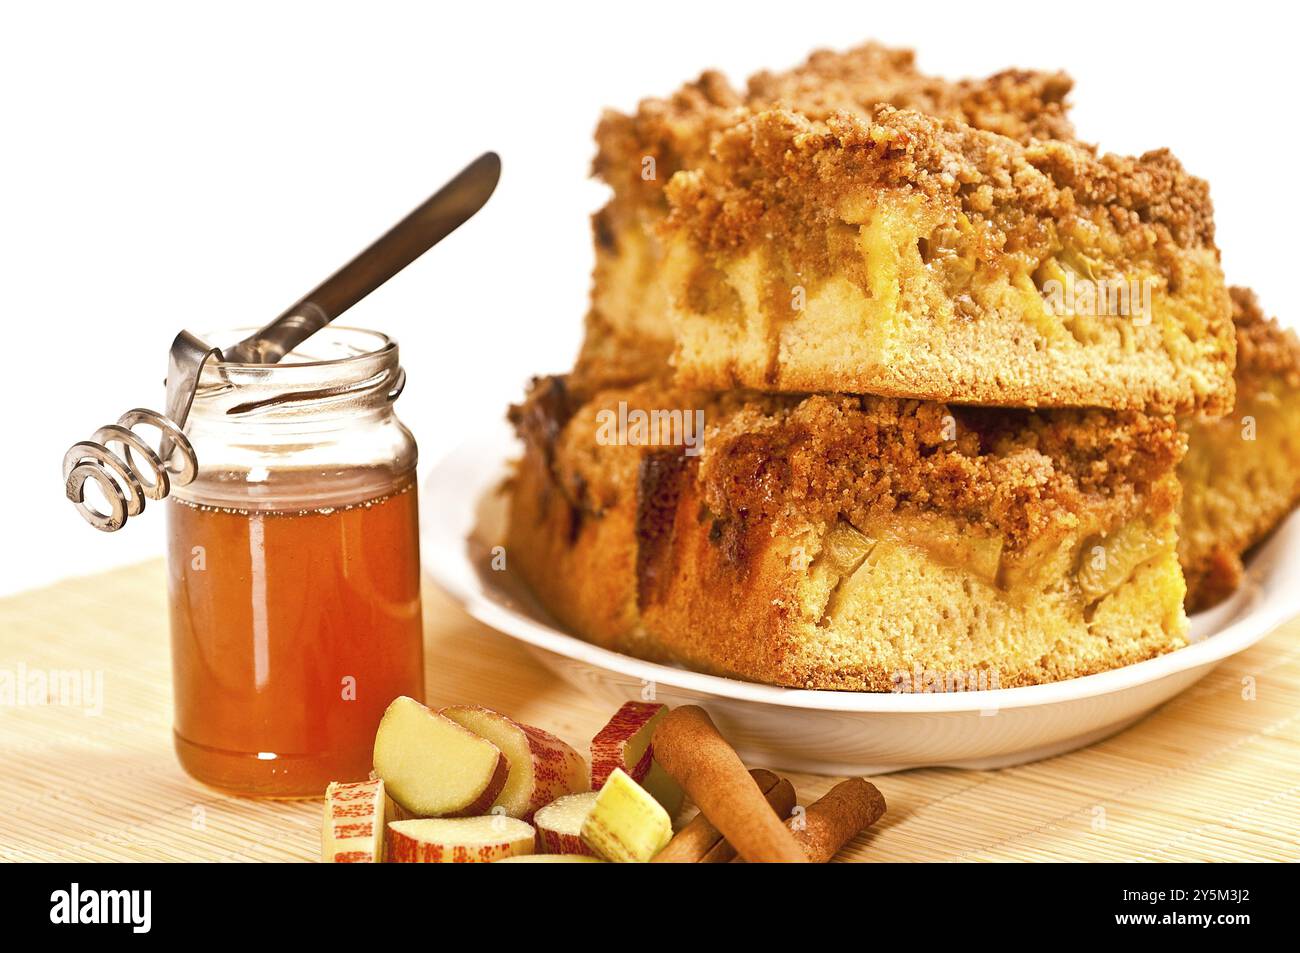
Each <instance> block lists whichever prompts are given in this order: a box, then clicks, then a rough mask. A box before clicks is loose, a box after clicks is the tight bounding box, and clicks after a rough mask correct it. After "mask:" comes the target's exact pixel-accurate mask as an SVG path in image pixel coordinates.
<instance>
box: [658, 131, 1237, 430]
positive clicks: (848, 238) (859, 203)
mask: <svg viewBox="0 0 1300 953" xmlns="http://www.w3.org/2000/svg"><path fill="white" fill-rule="evenodd" d="M666 194H667V197H668V200H669V203H670V205H671V212H670V215H669V217H668V219H667V220H666V222H665V226H664V228H663V230H662V231H663V233H664V235H665V237H666V238H667V239H668V241H669V242H670V248H669V251H668V254H667V264H666V268H665V282H666V285H667V288H668V290H669V293H670V297H671V305H672V311H673V316H674V322H675V329H676V336H677V348H676V351H675V354H674V357H673V361H674V364H675V365H676V368H677V372H678V375H679V379H680V381H681V382H682V383H683V384H684V385H686V386H691V387H705V388H710V389H721V388H727V387H749V388H755V389H762V390H771V391H790V392H805V391H842V392H853V393H875V394H882V395H888V396H905V397H919V398H926V399H933V400H948V401H959V402H968V403H978V404H987V405H1000V406H1031V407H1032V406H1039V407H1069V406H1095V407H1106V408H1111V409H1150V410H1153V411H1156V412H1162V413H1166V412H1174V411H1178V412H1204V413H1207V414H1212V415H1213V414H1222V413H1224V412H1225V411H1226V410H1227V409H1228V408H1229V407H1231V406H1232V369H1233V362H1234V351H1235V345H1234V337H1233V331H1232V321H1231V317H1230V314H1229V308H1228V296H1227V291H1226V289H1225V288H1224V284H1223V276H1222V272H1221V270H1220V266H1219V253H1218V249H1217V248H1216V247H1215V245H1214V224H1213V217H1212V210H1211V205H1210V199H1209V193H1208V188H1207V186H1206V184H1205V183H1204V182H1203V181H1201V180H1200V179H1197V178H1194V177H1193V176H1191V175H1188V174H1187V173H1186V172H1185V171H1184V170H1183V168H1182V166H1181V165H1180V164H1179V163H1178V161H1177V160H1176V159H1175V158H1174V157H1173V156H1172V155H1171V154H1170V153H1169V152H1167V151H1164V150H1161V151H1156V152H1150V153H1147V154H1146V155H1143V156H1142V157H1140V158H1136V159H1133V158H1126V157H1120V156H1114V155H1106V156H1102V157H1097V156H1096V155H1094V154H1093V152H1092V151H1091V150H1090V149H1088V148H1085V147H1081V146H1079V145H1077V144H1075V143H1070V142H1065V141H1060V140H1051V141H1040V140H1031V141H1030V142H1029V143H1028V144H1021V143H1017V142H1015V141H1014V140H1012V139H1009V138H1007V137H1005V136H1000V135H997V134H994V133H989V132H985V131H982V130H978V129H975V128H973V127H970V126H967V125H964V124H961V123H957V122H951V121H945V120H940V119H936V118H934V117H930V116H926V115H923V114H921V113H917V112H913V111H907V110H898V109H894V108H892V107H880V108H879V109H878V110H877V112H876V114H875V115H874V116H873V117H870V118H867V117H864V116H861V115H851V114H847V113H836V114H834V115H832V116H831V117H830V118H828V119H827V120H826V121H824V122H822V121H816V120H810V119H808V118H806V117H804V116H802V115H799V114H798V113H794V112H790V111H788V110H784V109H778V110H770V111H767V112H763V113H759V114H757V115H754V116H751V117H749V118H746V119H744V120H743V121H741V122H738V123H736V124H734V125H732V126H730V127H728V128H727V129H726V130H724V131H722V132H720V133H719V134H718V135H717V136H716V137H715V138H714V144H713V149H712V157H711V159H710V160H709V161H708V162H706V163H704V165H703V166H701V167H700V168H698V169H692V170H689V171H683V172H680V173H678V174H677V175H675V176H674V177H673V179H672V180H671V181H670V182H669V184H668V186H667V190H666Z"/></svg>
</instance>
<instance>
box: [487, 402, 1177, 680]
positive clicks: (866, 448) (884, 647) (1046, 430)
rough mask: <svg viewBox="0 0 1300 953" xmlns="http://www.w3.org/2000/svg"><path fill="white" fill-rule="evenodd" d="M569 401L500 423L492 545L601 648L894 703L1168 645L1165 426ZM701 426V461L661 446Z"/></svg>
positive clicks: (943, 412)
mask: <svg viewBox="0 0 1300 953" xmlns="http://www.w3.org/2000/svg"><path fill="white" fill-rule="evenodd" d="M570 383H571V382H569V381H566V380H565V379H564V378H543V379H540V380H538V381H536V382H535V384H534V387H533V389H532V391H531V393H530V395H529V397H528V399H527V400H526V401H525V402H524V403H523V404H522V405H520V406H517V407H515V408H513V409H512V412H511V417H512V420H513V421H514V423H515V425H516V428H517V430H518V432H519V433H520V434H521V436H522V437H523V440H524V444H525V453H524V456H523V458H522V460H521V461H520V462H519V464H518V467H517V470H516V473H515V475H514V477H513V484H512V487H511V494H510V522H509V530H508V537H507V549H508V552H509V554H510V565H511V566H512V567H514V568H515V569H516V570H517V571H519V572H520V573H521V575H522V576H523V578H524V579H525V581H527V582H528V584H529V585H530V587H531V588H532V589H533V591H534V592H535V593H536V595H537V596H538V598H539V599H540V601H541V602H542V604H543V605H544V606H545V608H546V609H547V610H548V611H550V612H551V613H552V614H553V615H554V616H555V617H556V619H557V620H558V621H559V622H560V623H562V624H563V625H565V626H566V627H568V628H569V629H570V630H572V631H574V632H576V633H577V634H579V635H581V636H583V637H584V638H586V639H589V640H590V641H593V642H595V643H597V644H599V645H602V646H605V647H608V648H612V649H616V650H619V651H623V652H628V653H630V654H633V655H636V656H639V657H642V658H647V659H652V660H659V661H667V662H673V663H679V664H682V665H686V666H688V667H690V668H694V669H698V670H702V671H706V672H712V673H716V674H721V675H728V676H734V677H739V678H745V679H751V680H755V681H761V682H768V683H772V684H777V685H787V686H798V687H806V688H820V689H845V690H865V691H891V690H908V689H909V688H918V689H920V690H931V689H932V687H933V686H932V685H930V683H931V682H932V681H933V680H934V679H938V680H939V681H940V682H943V681H944V680H949V679H954V678H956V679H961V680H962V681H963V683H964V684H967V685H973V684H979V685H980V687H990V686H993V685H996V686H1002V687H1010V686H1015V685H1025V684H1033V683H1040V682H1047V681H1054V680H1058V679H1065V678H1072V677H1075V676H1079V675H1085V674H1089V673H1092V672H1099V671H1102V670H1105V669H1109V668H1114V667H1116V666H1120V665H1125V664H1128V663H1130V662H1136V661H1139V660H1141V659H1145V658H1149V657H1151V656H1154V655H1157V654H1160V653H1162V652H1166V651H1169V650H1171V649H1174V648H1177V647H1179V646H1181V645H1183V644H1184V633H1185V629H1186V623H1185V617H1184V614H1183V595H1184V591H1185V590H1184V585H1183V577H1182V573H1181V571H1180V569H1179V565H1178V559H1177V556H1176V552H1175V546H1176V542H1175V516H1176V507H1177V504H1178V495H1179V488H1178V482H1177V480H1176V478H1175V475H1174V470H1175V466H1176V464H1177V462H1178V460H1179V458H1180V457H1181V455H1182V452H1183V448H1184V437H1183V435H1182V434H1181V433H1180V432H1179V431H1178V428H1177V425H1176V423H1175V421H1174V420H1173V419H1172V418H1170V417H1160V416H1151V415H1147V414H1145V413H1142V412H1137V411H1103V410H1061V411H1039V412H1035V411H1028V410H997V409H989V408H964V407H950V406H946V405H943V404H939V403H932V402H924V401H914V400H900V399H896V398H887V397H849V396H842V395H840V396H827V395H817V396H810V397H803V396H789V395H763V394H754V393H744V392H732V393H724V394H707V393H701V392H690V391H685V390H679V389H674V388H672V387H670V386H668V385H666V384H661V383H655V382H651V383H646V384H642V385H638V386H636V387H632V388H623V389H613V390H605V391H600V392H596V393H584V392H582V390H581V387H579V388H577V389H575V388H573V387H571V386H570ZM638 411H640V412H643V414H644V416H642V417H640V418H638V413H637V412H638ZM674 411H676V412H677V413H676V416H674V413H673V412H674ZM697 411H698V412H702V414H703V419H704V422H705V426H704V431H703V432H704V440H703V443H702V446H701V445H700V444H698V443H697V444H695V445H694V446H696V447H697V448H699V449H701V450H702V452H700V453H699V454H698V455H693V454H691V453H687V452H685V451H684V449H683V447H682V446H677V445H674V444H677V443H682V442H684V441H683V440H682V439H679V438H681V437H682V435H683V434H685V430H684V427H686V426H689V425H686V424H685V423H684V422H685V421H688V420H690V419H692V416H691V415H693V414H694V413H695V412H697ZM655 412H658V416H655ZM614 419H617V420H620V421H625V422H626V421H637V420H639V421H640V424H641V429H640V430H639V431H638V430H636V428H635V427H634V426H627V427H624V428H623V429H622V430H617V429H615V430H611V429H610V426H611V424H610V421H611V420H614ZM602 428H604V429H603V430H602ZM614 436H621V438H622V439H612V438H613V437H614ZM917 678H920V679H921V684H918V683H917V682H916V681H915V679H917ZM927 685H929V686H930V687H925V686H927Z"/></svg>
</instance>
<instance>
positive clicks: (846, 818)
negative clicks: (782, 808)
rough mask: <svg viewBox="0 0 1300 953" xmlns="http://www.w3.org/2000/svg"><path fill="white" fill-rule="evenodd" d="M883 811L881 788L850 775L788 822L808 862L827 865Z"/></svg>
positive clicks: (878, 817)
mask: <svg viewBox="0 0 1300 953" xmlns="http://www.w3.org/2000/svg"><path fill="white" fill-rule="evenodd" d="M884 813H885V796H884V795H883V794H881V793H880V790H879V789H878V788H877V787H876V786H875V785H874V784H872V783H871V782H870V781H864V780H863V779H862V778H849V779H848V780H847V781H841V782H840V783H839V784H837V785H835V787H833V788H831V789H830V790H829V791H827V792H826V793H825V794H823V795H822V796H821V797H820V798H818V799H817V800H816V801H814V802H813V803H812V804H810V805H808V808H807V810H805V811H804V812H803V815H802V816H797V817H792V818H790V819H789V820H788V821H786V822H785V823H786V826H787V827H789V828H790V830H791V831H792V832H793V833H794V839H795V840H796V841H798V843H799V846H800V847H801V848H802V849H803V851H804V853H805V854H807V855H808V860H809V862H810V863H814V864H824V863H827V862H828V861H829V860H830V859H831V858H832V857H834V856H835V855H836V854H837V853H838V852H839V850H840V848H841V847H843V846H844V845H845V844H847V843H848V842H849V841H850V840H852V839H853V837H854V836H855V835H856V834H857V833H858V832H859V831H861V830H864V829H865V828H867V827H870V826H871V825H872V824H874V823H875V822H876V821H878V820H880V817H881V815H883V814H884Z"/></svg>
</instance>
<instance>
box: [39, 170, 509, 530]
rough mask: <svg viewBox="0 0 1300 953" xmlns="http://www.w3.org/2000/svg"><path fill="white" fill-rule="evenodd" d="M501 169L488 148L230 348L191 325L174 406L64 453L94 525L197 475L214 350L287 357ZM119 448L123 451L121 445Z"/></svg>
mask: <svg viewBox="0 0 1300 953" xmlns="http://www.w3.org/2000/svg"><path fill="white" fill-rule="evenodd" d="M500 175H501V160H500V158H499V157H498V156H497V154H496V153H494V152H486V153H484V154H483V155H481V156H479V157H478V158H477V159H475V160H474V161H473V162H471V163H470V164H469V165H468V166H466V167H465V168H464V169H463V170H461V172H460V173H459V174H457V175H456V177H455V178H453V179H452V180H451V181H450V182H448V183H447V184H446V185H444V186H443V187H442V188H441V189H439V190H438V192H436V193H435V194H434V195H433V196H432V197H430V198H429V199H428V200H427V201H425V202H424V203H423V204H422V205H420V206H419V207H418V208H417V209H415V210H414V211H413V212H411V213H410V214H409V215H407V216H406V217H405V218H404V219H402V220H401V221H400V222H398V223H397V224H396V225H394V226H393V227H392V228H391V229H390V230H389V231H388V232H386V233H385V234H384V235H383V236H382V237H381V238H379V239H378V240H377V241H375V242H374V243H373V244H372V245H370V246H369V247H368V248H366V249H365V250H364V251H363V252H361V253H360V254H359V255H357V256H356V257H355V258H353V259H352V260H351V261H350V262H348V263H347V264H346V265H344V266H343V267H342V268H340V269H339V270H338V271H336V272H335V273H334V274H333V275H331V276H330V277H329V278H327V279H326V280H325V281H324V282H322V283H321V284H320V285H319V286H317V287H316V288H315V289H314V290H312V291H311V292H309V293H308V294H307V295H305V296H304V297H303V298H302V299H301V300H299V301H298V302H297V303H295V304H294V305H293V306H292V307H291V308H289V309H288V310H287V311H285V312H284V313H283V314H281V315H280V316H279V317H278V318H276V319H275V320H274V321H272V322H270V323H269V324H267V325H266V326H265V327H263V328H262V329H261V330H259V331H256V332H255V333H253V334H251V335H249V336H248V337H246V338H245V339H244V340H242V341H240V342H239V343H238V344H235V345H233V346H232V347H228V348H226V349H225V350H224V351H222V350H219V349H218V348H216V347H213V346H212V345H210V344H207V343H205V342H204V341H202V340H201V339H200V338H198V337H197V336H196V335H194V334H192V333H191V332H189V331H181V332H180V333H179V334H177V335H176V338H175V340H174V341H172V346H171V352H170V354H169V356H168V362H167V384H166V387H167V393H166V404H165V409H166V413H163V414H160V413H158V412H156V411H153V410H146V409H143V408H135V409H134V410H129V411H127V412H126V413H125V414H123V415H122V416H121V417H119V418H118V420H117V422H116V423H113V424H108V425H107V426H104V427H100V428H99V429H98V430H96V431H95V433H94V434H92V435H91V438H90V439H89V440H81V441H78V442H77V443H74V444H73V445H72V446H71V447H70V448H68V452H67V453H66V454H65V455H64V457H63V479H64V484H65V487H66V491H67V496H68V499H69V500H71V501H72V503H73V504H74V505H76V507H77V509H78V511H80V513H81V515H82V516H83V517H85V519H86V521H87V522H88V523H90V525H91V526H93V527H95V528H96V529H99V530H103V531H104V532H106V533H111V532H114V531H115V530H119V529H121V528H122V527H123V526H124V525H125V524H126V521H127V519H128V518H129V517H131V516H137V515H139V514H140V513H141V512H142V511H143V510H144V505H145V501H146V500H161V499H164V498H165V497H166V496H167V495H168V493H170V492H171V487H172V486H173V485H175V486H185V485H186V484H187V483H190V482H191V481H193V480H194V478H195V477H196V476H197V474H198V467H199V461H198V459H197V458H196V456H195V452H194V447H193V446H192V445H191V443H190V441H189V439H188V438H187V437H186V436H185V430H184V428H185V422H186V419H187V418H188V416H189V412H190V406H191V405H192V404H193V402H194V395H195V392H196V390H197V388H198V382H199V375H200V373H201V372H202V370H203V367H204V365H205V364H206V363H207V362H208V360H209V359H211V358H214V357H215V358H216V359H217V360H218V361H222V362H229V363H243V364H275V363H278V362H279V361H280V360H281V359H282V358H283V357H284V356H285V355H286V354H288V353H289V352H291V351H292V350H293V349H294V348H296V347H298V346H299V345H300V344H302V343H303V342H304V341H306V340H307V338H309V337H311V335H313V334H315V333H316V332H317V331H319V330H320V329H321V328H323V327H324V326H325V325H327V324H329V323H330V322H331V321H332V320H334V319H335V318H337V317H338V316H339V315H340V314H342V313H343V312H345V311H347V310H348V308H350V307H352V306H353V305H354V304H356V303H357V302H358V301H360V300H361V299H363V298H364V297H366V295H368V294H370V292H372V291H374V290H375V289H376V288H378V287H379V286H380V285H382V284H383V283H384V282H386V281H388V279H389V278H392V277H393V276H394V275H396V274H397V273H398V272H399V271H401V270H402V269H403V268H405V267H406V266H407V265H409V264H410V263H411V262H413V261H415V259H417V258H419V257H420V256H421V255H422V254H424V253H425V252H426V251H428V250H429V249H430V248H432V247H433V246H434V245H435V244H437V243H438V242H439V241H441V240H442V239H443V238H445V237H446V236H447V235H450V234H451V233H452V232H453V231H455V230H456V229H457V228H458V227H459V226H460V225H462V224H464V223H465V222H466V221H468V220H469V219H470V218H471V217H473V215H474V214H475V213H476V212H477V211H478V210H479V209H480V208H482V207H483V205H484V204H485V203H486V202H487V200H488V198H489V197H490V196H491V195H492V192H493V190H494V189H495V188H496V184H497V180H498V179H499V178H500ZM401 386H402V382H401V380H400V379H399V380H398V381H396V382H395V383H394V389H395V390H400V389H401ZM140 426H148V427H153V428H155V429H157V430H158V432H159V434H160V436H159V442H158V447H157V449H156V450H155V449H154V448H153V447H152V446H150V444H149V443H148V442H147V441H146V440H145V439H144V438H143V437H142V436H140V434H139V433H137V432H136V428H137V427H140ZM114 447H119V448H121V451H122V452H121V453H120V454H119V453H118V452H115V451H114V449H113V448H114ZM89 480H94V481H95V482H96V483H98V484H99V487H100V489H101V490H102V491H103V494H104V496H105V498H106V499H107V500H108V504H109V512H107V513H101V512H99V511H98V510H96V509H95V508H94V507H92V506H91V505H90V504H89V503H88V502H87V501H86V483H87V481H89Z"/></svg>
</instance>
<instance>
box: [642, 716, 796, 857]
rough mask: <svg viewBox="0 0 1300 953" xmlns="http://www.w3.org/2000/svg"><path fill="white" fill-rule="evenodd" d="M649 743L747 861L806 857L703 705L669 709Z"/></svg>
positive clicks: (661, 761)
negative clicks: (701, 706)
mask: <svg viewBox="0 0 1300 953" xmlns="http://www.w3.org/2000/svg"><path fill="white" fill-rule="evenodd" d="M650 744H651V746H652V747H653V748H654V756H655V760H656V761H658V762H659V765H660V766H661V767H662V768H663V769H664V770H665V771H667V772H668V773H669V774H670V775H672V776H673V777H674V778H675V779H676V780H677V783H678V784H680V785H681V786H682V787H683V788H684V789H685V791H686V793H687V795H689V796H690V799H691V800H692V801H694V802H695V804H696V805H697V806H698V807H699V809H700V811H701V813H703V814H704V816H705V817H707V818H708V819H709V821H710V822H711V823H712V824H713V825H714V826H715V827H716V828H717V829H718V831H719V832H720V833H721V834H722V836H723V837H725V838H726V839H727V841H728V842H730V844H731V846H732V847H733V848H735V850H736V852H737V853H738V854H739V855H740V856H741V857H743V858H744V859H745V860H747V861H750V862H751V863H763V862H768V863H805V862H806V861H807V857H806V856H805V855H804V851H803V849H802V848H801V847H800V846H799V844H798V842H797V841H796V840H795V838H794V835H793V834H792V833H791V832H790V830H789V829H788V828H787V827H786V826H785V825H784V824H783V823H781V819H780V818H779V817H778V816H777V814H776V812H775V811H773V810H772V808H771V806H770V805H769V804H768V803H767V798H766V797H764V795H763V792H762V791H761V790H760V789H759V786H758V784H757V783H756V782H755V780H754V779H753V778H752V777H750V774H749V772H748V771H746V770H745V766H744V764H742V763H741V761H740V757H739V756H738V755H737V754H736V752H735V750H734V749H733V748H732V747H731V745H729V744H727V742H726V739H724V738H723V737H722V735H721V734H719V733H718V729H717V727H716V726H715V725H714V724H713V719H711V718H710V717H709V716H708V713H707V712H705V711H704V709H702V708H700V707H698V706H696V705H683V706H681V707H680V708H675V709H673V710H672V711H670V712H669V713H668V714H667V715H665V716H664V718H663V720H662V721H661V722H660V723H659V726H658V727H657V728H656V729H655V733H654V737H653V738H652V739H651V742H650Z"/></svg>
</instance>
